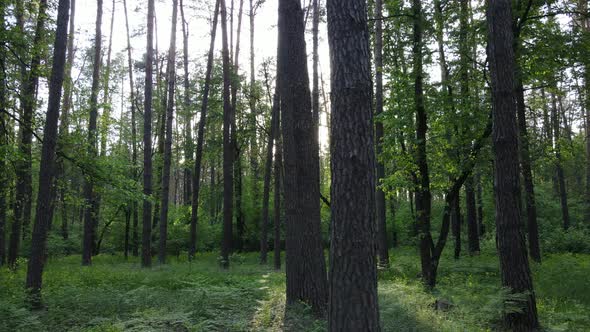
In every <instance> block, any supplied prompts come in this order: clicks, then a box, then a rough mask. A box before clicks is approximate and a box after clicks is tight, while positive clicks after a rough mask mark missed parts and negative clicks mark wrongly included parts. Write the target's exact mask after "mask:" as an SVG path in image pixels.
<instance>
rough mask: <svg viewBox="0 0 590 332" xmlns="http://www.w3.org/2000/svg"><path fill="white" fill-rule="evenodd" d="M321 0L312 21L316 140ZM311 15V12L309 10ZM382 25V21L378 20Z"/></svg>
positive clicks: (313, 106)
mask: <svg viewBox="0 0 590 332" xmlns="http://www.w3.org/2000/svg"><path fill="white" fill-rule="evenodd" d="M318 2H319V0H313V4H312V6H313V19H312V25H311V26H312V27H311V30H312V44H313V51H312V61H313V62H312V90H311V109H312V113H313V121H314V126H315V132H314V133H315V134H316V135H317V136H316V138H317V137H318V136H319V126H320V88H319V62H320V61H319V52H318V48H319V26H320V6H319V3H318ZM308 13H309V10H308ZM378 22H379V23H381V20H378Z"/></svg>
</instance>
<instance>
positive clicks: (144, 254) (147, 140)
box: [141, 0, 154, 267]
mask: <svg viewBox="0 0 590 332" xmlns="http://www.w3.org/2000/svg"><path fill="white" fill-rule="evenodd" d="M153 42H154V0H148V13H147V55H146V63H145V97H144V110H143V194H144V195H145V197H146V198H144V200H143V232H142V243H141V266H142V267H151V266H152V254H151V240H152V234H151V233H152V224H151V221H152V220H151V219H152V204H151V202H150V200H149V199H148V198H147V197H150V196H151V195H152V92H153V85H152V84H153V82H152V70H153V61H154V48H153Z"/></svg>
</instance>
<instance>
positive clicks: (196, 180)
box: [189, 0, 220, 259]
mask: <svg viewBox="0 0 590 332" xmlns="http://www.w3.org/2000/svg"><path fill="white" fill-rule="evenodd" d="M219 4H220V0H217V1H216V2H215V11H214V13H213V26H212V27H211V42H210V44H209V54H208V56H207V70H206V73H205V84H204V86H203V101H202V102H201V116H200V119H199V131H198V133H197V153H196V156H195V169H194V172H193V178H192V181H193V194H192V205H191V206H192V208H191V227H190V244H189V259H192V258H193V257H194V255H195V252H196V250H197V225H198V218H199V198H200V197H199V191H200V189H201V164H202V159H203V140H204V138H205V124H206V123H207V107H208V105H209V89H210V84H211V71H212V69H213V56H214V52H215V36H216V34H217V19H218V17H219ZM214 179H215V176H214V172H213V168H212V169H211V180H212V182H213V181H214ZM213 190H214V185H211V192H213Z"/></svg>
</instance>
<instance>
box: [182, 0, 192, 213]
mask: <svg viewBox="0 0 590 332" xmlns="http://www.w3.org/2000/svg"><path fill="white" fill-rule="evenodd" d="M180 18H181V21H182V23H181V26H182V51H183V52H182V54H183V57H182V60H183V61H182V64H183V69H184V100H183V105H182V107H183V112H184V159H185V161H184V165H185V167H184V200H183V201H184V204H185V205H188V204H189V203H190V202H191V197H192V172H191V168H190V166H191V163H192V161H193V154H194V146H193V138H192V124H191V118H192V112H191V107H190V106H191V105H190V104H191V99H190V98H191V97H190V77H189V71H188V65H189V61H188V57H189V55H188V39H189V31H188V22H187V21H186V18H185V16H184V3H183V1H182V0H180Z"/></svg>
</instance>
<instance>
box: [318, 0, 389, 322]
mask: <svg viewBox="0 0 590 332" xmlns="http://www.w3.org/2000/svg"><path fill="white" fill-rule="evenodd" d="M379 5H380V4H379ZM366 6H367V5H366V2H365V1H362V0H328V2H327V12H328V41H329V44H330V68H331V73H332V75H331V87H332V88H331V91H332V99H331V101H332V103H331V104H332V114H331V118H332V133H331V139H330V142H331V143H332V146H331V170H332V177H331V178H332V187H331V198H332V201H331V210H332V214H331V219H332V220H331V225H332V236H331V239H332V242H331V247H330V273H329V287H330V295H329V304H328V306H329V309H328V330H329V331H361V330H362V331H380V325H379V304H378V299H377V264H376V263H377V262H376V257H375V247H376V243H375V238H376V236H375V235H376V233H377V232H376V231H377V230H376V224H375V150H374V142H373V125H374V124H373V110H372V94H373V93H372V92H373V91H372V83H371V65H370V57H371V55H370V50H369V32H368V26H367V7H366ZM379 70H380V68H378V69H377V71H378V72H379ZM382 207H383V208H385V204H384V202H383V206H382ZM383 212H384V211H383ZM381 231H384V230H381ZM383 235H385V236H386V234H385V233H384V234H383ZM384 249H385V251H386V250H387V248H384ZM380 260H381V261H383V260H384V257H383V256H381V255H380Z"/></svg>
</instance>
